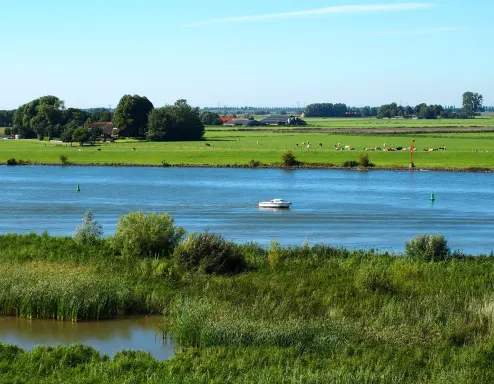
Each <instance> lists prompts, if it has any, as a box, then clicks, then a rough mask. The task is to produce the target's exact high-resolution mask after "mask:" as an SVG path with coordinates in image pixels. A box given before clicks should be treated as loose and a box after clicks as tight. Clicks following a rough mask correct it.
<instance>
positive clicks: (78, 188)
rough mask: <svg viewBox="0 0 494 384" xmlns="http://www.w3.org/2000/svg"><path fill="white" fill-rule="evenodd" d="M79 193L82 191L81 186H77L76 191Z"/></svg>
mask: <svg viewBox="0 0 494 384" xmlns="http://www.w3.org/2000/svg"><path fill="white" fill-rule="evenodd" d="M75 190H76V191H77V192H80V191H81V187H80V186H79V184H77V188H76V189H75Z"/></svg>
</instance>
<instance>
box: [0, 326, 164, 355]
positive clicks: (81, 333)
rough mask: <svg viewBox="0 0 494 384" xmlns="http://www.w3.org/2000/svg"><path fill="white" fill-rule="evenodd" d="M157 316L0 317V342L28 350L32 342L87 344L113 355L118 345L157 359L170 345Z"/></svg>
mask: <svg viewBox="0 0 494 384" xmlns="http://www.w3.org/2000/svg"><path fill="white" fill-rule="evenodd" d="M159 321H160V317H158V316H151V317H142V316H139V317H137V316H136V317H129V318H124V319H116V320H108V321H94V322H78V323H70V322H61V321H57V320H41V319H34V320H28V319H21V318H16V317H0V342H3V343H7V344H14V345H17V346H19V347H21V348H23V349H26V350H30V349H32V348H34V347H35V346H36V345H51V346H57V345H70V344H86V345H90V346H92V347H94V348H96V349H97V350H99V351H100V352H101V353H102V354H107V355H108V356H114V355H115V353H116V352H118V351H120V350H122V349H128V350H143V351H146V352H149V353H150V354H151V355H152V356H153V357H154V358H156V359H159V360H164V359H168V358H170V357H172V356H173V350H174V345H173V343H172V342H171V341H170V340H169V339H168V338H164V337H163V334H162V333H161V332H160V331H159Z"/></svg>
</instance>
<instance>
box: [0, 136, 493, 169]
mask: <svg viewBox="0 0 494 384" xmlns="http://www.w3.org/2000/svg"><path fill="white" fill-rule="evenodd" d="M413 139H415V140H416V141H415V146H416V148H417V150H416V151H415V152H414V155H413V156H414V158H413V160H414V163H415V164H416V166H417V167H423V168H451V169H465V168H472V167H481V168H490V169H494V132H493V133H491V132H483V133H434V134H415V135H407V134H403V135H398V134H394V135H372V136H371V135H357V134H347V135H343V134H328V133H314V132H282V131H272V132H264V131H261V132H259V131H208V132H207V133H206V137H205V140H204V141H198V142H164V143H155V142H145V141H133V140H121V141H117V142H115V143H101V144H97V145H94V146H91V145H84V146H83V147H80V146H79V145H78V144H76V143H74V144H73V145H72V146H70V144H59V143H58V144H57V143H54V142H44V141H38V140H0V163H2V164H5V163H6V162H7V160H8V159H10V158H15V159H16V160H23V161H29V162H31V163H36V164H60V156H61V155H65V156H67V157H68V161H69V163H71V164H74V165H76V164H77V165H149V166H159V165H162V163H163V162H166V163H168V164H170V165H190V166H206V165H209V166H248V164H249V162H250V161H251V160H255V161H260V162H261V163H262V164H264V165H266V166H279V165H280V162H281V156H282V155H283V153H284V152H286V151H288V150H290V151H292V152H293V153H294V154H295V156H296V158H297V160H298V161H301V162H303V163H304V165H305V166H308V167H311V166H322V167H333V166H342V165H343V163H344V162H345V161H349V160H358V159H359V155H360V154H361V153H366V154H368V155H369V159H370V161H371V162H372V163H373V164H375V165H376V167H383V168H387V167H392V168H401V167H403V168H404V167H407V166H408V164H409V157H410V153H409V151H407V150H400V151H394V152H385V151H365V148H376V147H380V148H381V149H383V148H384V144H386V148H388V149H389V148H397V147H403V148H408V147H409V146H410V145H411V143H412V140H413ZM308 142H309V143H310V147H309V148H307V143H308ZM338 143H340V146H341V147H342V148H344V147H345V146H349V147H351V148H352V149H353V150H336V149H335V147H334V146H335V145H337V144H338ZM439 147H446V150H445V151H431V152H429V151H427V149H431V148H434V149H438V148H439ZM134 148H135V149H134Z"/></svg>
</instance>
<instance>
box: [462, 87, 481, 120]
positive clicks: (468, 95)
mask: <svg viewBox="0 0 494 384" xmlns="http://www.w3.org/2000/svg"><path fill="white" fill-rule="evenodd" d="M483 101H484V97H483V96H482V95H480V94H478V93H473V92H465V93H464V94H463V105H462V112H463V113H464V114H465V115H467V116H468V117H474V116H475V113H476V112H480V111H481V110H482V103H483Z"/></svg>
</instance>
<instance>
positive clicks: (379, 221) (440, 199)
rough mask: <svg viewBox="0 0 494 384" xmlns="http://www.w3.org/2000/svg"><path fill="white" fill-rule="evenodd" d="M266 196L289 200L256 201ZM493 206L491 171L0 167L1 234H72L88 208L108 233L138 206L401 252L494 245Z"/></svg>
mask: <svg viewBox="0 0 494 384" xmlns="http://www.w3.org/2000/svg"><path fill="white" fill-rule="evenodd" d="M77 184H80V186H81V191H80V192H76V186H77ZM432 191H434V192H435V196H436V200H435V202H434V203H432V202H431V201H430V199H429V196H430V193H431V192H432ZM271 198H284V199H287V200H290V201H292V202H293V206H292V207H291V208H290V209H289V210H266V209H259V208H258V207H257V202H258V201H261V200H266V199H271ZM493 205H494V174H491V173H453V172H420V171H415V172H403V171H396V172H393V171H369V172H365V171H339V170H297V171H293V170H290V171H287V170H279V169H231V168H224V169H220V168H143V167H121V168H117V167H65V168H62V167H53V166H51V167H39V166H37V167H35V166H26V167H7V166H2V167H0V233H7V232H19V233H26V232H30V231H36V232H42V231H48V232H49V233H50V234H54V235H55V234H63V235H71V234H73V232H74V230H75V228H76V227H77V226H78V225H79V224H80V222H81V218H82V216H83V214H84V212H85V211H86V210H88V209H91V210H93V212H94V215H95V218H96V219H97V220H98V221H100V222H101V223H102V224H103V228H104V230H105V234H107V235H110V234H112V233H114V231H115V227H116V224H117V220H118V217H119V216H121V215H125V214H126V213H128V212H130V211H138V210H143V211H146V212H151V211H155V212H168V213H170V214H171V215H172V217H174V218H175V220H176V223H177V224H178V225H181V226H183V227H184V228H185V229H186V230H187V231H189V232H193V231H204V230H206V229H209V230H210V231H211V232H217V233H220V234H222V235H223V236H225V237H226V238H228V239H232V240H235V241H238V242H246V241H256V242H259V243H261V244H269V242H270V241H271V239H273V238H276V239H277V240H278V241H280V243H282V244H284V245H288V244H292V245H300V244H302V242H304V240H307V241H308V242H309V243H310V244H314V243H325V244H331V245H335V246H345V247H350V248H370V247H373V248H377V249H380V250H384V249H386V250H393V251H397V252H400V251H402V250H403V248H404V242H405V241H406V240H409V239H411V238H412V237H413V236H415V235H417V234H419V233H424V232H428V233H443V234H444V235H445V236H446V238H447V239H448V241H449V244H450V245H451V246H452V247H453V248H459V249H463V250H464V251H465V252H471V253H474V254H477V253H489V252H490V251H491V249H494V241H493V240H492V237H493V236H492V235H493V234H494V220H493V219H494V206H493Z"/></svg>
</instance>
